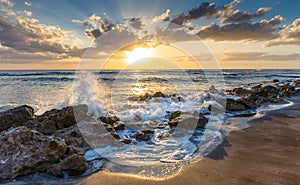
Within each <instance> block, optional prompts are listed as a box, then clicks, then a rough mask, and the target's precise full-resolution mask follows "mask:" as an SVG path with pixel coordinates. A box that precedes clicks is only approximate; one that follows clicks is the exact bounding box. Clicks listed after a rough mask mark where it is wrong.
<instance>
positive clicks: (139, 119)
mask: <svg viewBox="0 0 300 185" xmlns="http://www.w3.org/2000/svg"><path fill="white" fill-rule="evenodd" d="M134 120H135V121H142V118H141V117H140V116H139V115H135V117H134Z"/></svg>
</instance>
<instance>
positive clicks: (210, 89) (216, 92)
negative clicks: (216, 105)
mask: <svg viewBox="0 0 300 185" xmlns="http://www.w3.org/2000/svg"><path fill="white" fill-rule="evenodd" d="M208 90H209V92H210V93H212V94H218V93H219V91H218V90H217V89H216V87H215V86H214V85H212V86H210V88H209V89H208Z"/></svg>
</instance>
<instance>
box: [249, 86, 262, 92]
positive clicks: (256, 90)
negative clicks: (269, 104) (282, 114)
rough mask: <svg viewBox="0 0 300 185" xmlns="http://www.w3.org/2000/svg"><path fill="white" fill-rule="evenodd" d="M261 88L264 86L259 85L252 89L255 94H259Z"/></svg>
mask: <svg viewBox="0 0 300 185" xmlns="http://www.w3.org/2000/svg"><path fill="white" fill-rule="evenodd" d="M261 88H262V84H259V85H256V86H254V87H252V88H251V89H252V91H253V92H254V93H258V92H260V91H261Z"/></svg>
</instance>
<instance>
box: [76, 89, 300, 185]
mask: <svg viewBox="0 0 300 185" xmlns="http://www.w3.org/2000/svg"><path fill="white" fill-rule="evenodd" d="M289 99H290V100H293V102H294V104H293V105H291V106H289V107H284V108H282V109H278V110H272V111H269V112H266V113H265V115H264V116H263V117H261V118H257V119H254V120H251V121H250V122H249V124H250V127H249V128H246V129H242V130H235V131H232V132H231V133H230V134H229V135H227V136H225V138H224V140H223V142H222V143H221V144H220V145H219V146H217V148H216V149H215V150H214V151H212V152H211V153H210V154H209V155H207V156H206V157H204V158H203V159H202V160H200V161H198V162H196V163H191V164H188V165H185V166H184V167H183V169H182V170H181V171H180V172H179V174H178V175H175V176H173V177H169V178H167V179H165V180H154V179H149V178H142V177H136V176H133V175H128V174H118V173H111V172H105V171H100V172H97V173H95V174H92V175H91V176H89V177H87V178H86V179H85V180H83V181H82V182H80V183H78V184H97V183H99V182H101V184H103V185H106V184H107V185H108V184H119V185H122V184H140V183H147V184H174V185H179V184H195V185H196V184H197V185H199V184H216V185H217V184H220V183H221V184H297V183H298V182H300V176H299V175H298V174H297V171H299V170H300V163H299V156H300V138H299V133H300V124H298V123H299V122H300V96H299V95H298V96H293V97H291V98H289Z"/></svg>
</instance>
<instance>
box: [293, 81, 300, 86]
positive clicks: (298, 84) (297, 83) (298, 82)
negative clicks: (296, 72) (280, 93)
mask: <svg viewBox="0 0 300 185" xmlns="http://www.w3.org/2000/svg"><path fill="white" fill-rule="evenodd" d="M294 83H295V85H296V86H297V87H298V86H300V79H297V80H295V81H294Z"/></svg>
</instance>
